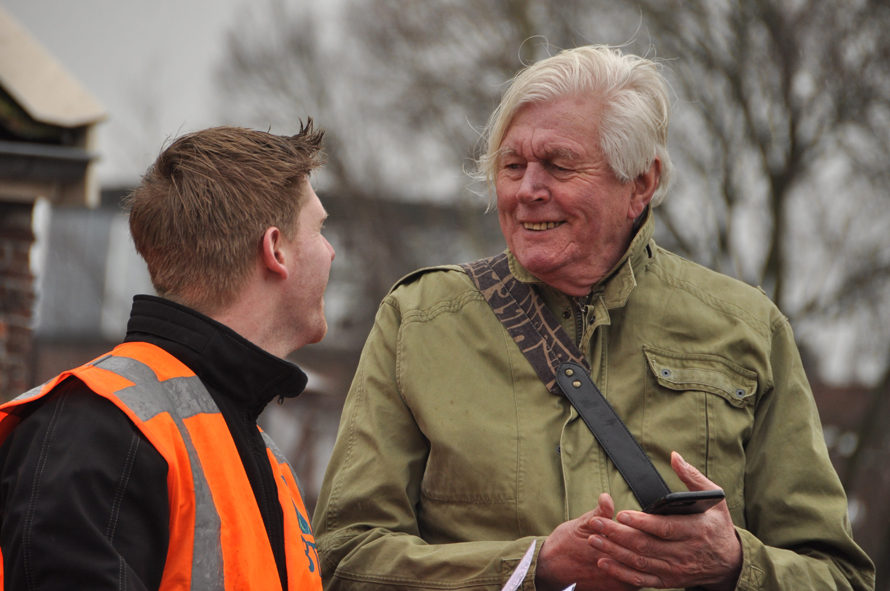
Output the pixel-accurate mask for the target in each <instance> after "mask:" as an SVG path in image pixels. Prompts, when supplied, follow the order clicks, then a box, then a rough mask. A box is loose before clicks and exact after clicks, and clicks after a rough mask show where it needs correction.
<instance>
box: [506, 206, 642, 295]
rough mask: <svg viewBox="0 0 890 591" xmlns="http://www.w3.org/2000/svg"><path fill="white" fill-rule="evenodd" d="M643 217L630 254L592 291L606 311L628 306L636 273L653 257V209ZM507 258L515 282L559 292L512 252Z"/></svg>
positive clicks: (630, 247) (631, 244) (631, 243)
mask: <svg viewBox="0 0 890 591" xmlns="http://www.w3.org/2000/svg"><path fill="white" fill-rule="evenodd" d="M643 216H644V217H643V222H642V224H640V228H639V230H637V233H636V234H635V235H634V237H633V239H632V240H631V241H630V245H629V246H628V247H627V250H626V251H625V252H624V254H623V255H622V256H621V258H620V259H618V262H617V263H615V265H614V266H613V267H612V269H611V270H610V271H609V272H608V273H607V274H606V276H605V277H604V278H603V279H601V280H600V281H599V282H598V283H596V284H594V285H593V287H592V288H591V290H590V293H591V295H593V294H597V295H600V296H601V297H602V298H603V302H604V303H605V305H606V307H607V308H610V309H611V308H620V307H622V306H624V305H625V304H626V303H627V299H628V298H629V297H630V294H631V292H632V291H633V289H634V288H635V287H636V285H637V280H636V275H635V271H634V270H636V273H640V272H642V270H643V269H644V268H645V265H646V263H647V261H648V260H649V258H651V256H652V253H653V245H651V244H650V242H651V241H652V234H653V233H654V228H655V222H654V221H653V214H652V208H651V207H649V208H647V209H646V213H644V214H643ZM507 257H508V260H509V263H510V272H511V273H513V276H514V277H516V279H518V280H519V281H522V282H523V283H533V284H536V285H538V286H540V287H541V288H543V289H547V290H552V291H554V292H555V291H557V290H555V289H553V288H551V287H549V286H547V285H546V284H545V283H544V282H543V281H541V280H540V279H538V278H537V277H535V276H534V275H533V274H532V273H531V272H530V271H529V270H528V269H526V268H525V267H523V266H522V264H521V263H520V262H519V261H518V260H516V257H515V256H513V253H512V252H510V251H509V250H508V251H507ZM566 297H568V296H566Z"/></svg>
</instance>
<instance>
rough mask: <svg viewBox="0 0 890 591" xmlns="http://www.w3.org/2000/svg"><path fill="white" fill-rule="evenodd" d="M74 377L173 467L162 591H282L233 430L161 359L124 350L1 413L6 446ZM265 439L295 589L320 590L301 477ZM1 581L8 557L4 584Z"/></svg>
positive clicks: (148, 349) (143, 348)
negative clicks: (23, 421)
mask: <svg viewBox="0 0 890 591" xmlns="http://www.w3.org/2000/svg"><path fill="white" fill-rule="evenodd" d="M69 376H75V377H76V378H78V379H79V380H80V381H82V382H83V383H84V384H86V386H87V387H88V388H89V389H90V390H92V391H93V392H95V393H96V394H98V395H99V396H102V397H104V398H107V399H108V400H110V401H111V402H113V403H114V404H116V405H117V406H118V408H120V409H121V410H122V411H123V412H124V413H125V414H126V415H127V417H129V419H130V420H131V421H132V422H133V424H135V425H136V426H137V427H138V428H139V430H140V431H141V432H142V433H143V434H144V435H145V437H146V439H148V441H149V442H150V443H151V444H152V445H153V446H154V447H155V449H156V450H157V451H158V452H159V453H160V454H161V456H163V458H164V459H165V460H166V461H167V465H168V466H169V470H168V473H167V491H168V499H169V503H170V541H169V547H168V549H167V561H166V563H165V566H164V574H163V577H162V579H161V587H160V588H161V590H162V591H167V590H174V589H176V590H180V589H182V590H184V589H208V590H210V589H238V590H242V589H258V590H263V591H267V590H269V589H279V590H280V589H281V581H280V579H279V577H278V568H277V566H276V564H275V557H274V555H273V552H272V546H271V544H270V543H269V537H268V535H267V533H266V528H265V525H264V524H263V518H262V515H261V514H260V510H259V507H258V506H257V504H256V501H255V497H254V494H253V490H252V488H251V486H250V482H249V481H248V479H247V474H246V473H245V471H244V468H243V466H242V464H241V458H240V456H239V455H238V450H237V449H236V447H235V442H234V441H233V440H232V436H231V434H230V433H229V429H228V427H227V426H226V423H225V420H224V419H223V416H222V414H221V413H220V411H219V408H218V407H217V406H216V403H214V401H213V399H212V398H211V396H210V393H209V392H208V391H207V389H206V388H205V387H204V384H202V383H201V380H200V379H198V377H197V376H195V374H194V373H193V372H192V371H191V370H190V369H189V368H188V367H186V366H185V365H184V364H183V363H181V362H180V361H179V360H177V359H176V358H175V357H173V356H172V355H170V354H169V353H167V352H166V351H164V350H163V349H161V348H159V347H156V346H155V345H151V344H149V343H140V342H131V343H123V344H121V345H118V346H117V347H115V348H114V349H113V350H112V351H111V353H109V354H107V355H103V356H101V357H99V358H97V359H95V360H93V361H91V362H89V363H87V364H85V365H82V366H80V367H78V368H76V369H72V370H69V371H66V372H63V373H62V374H60V375H58V376H57V377H55V378H53V379H52V380H50V381H49V382H47V383H46V384H44V385H43V386H39V387H37V388H34V389H33V390H31V391H29V392H26V393H24V394H22V395H21V396H19V397H18V398H16V399H15V400H12V401H10V402H8V403H6V404H4V405H2V406H0V442H2V441H4V440H5V439H6V437H7V436H8V435H9V433H10V432H11V431H12V429H13V428H14V427H15V425H16V424H18V422H19V420H20V419H19V417H18V413H19V411H20V410H21V409H22V408H24V406H25V405H27V404H29V403H31V402H33V401H35V400H37V399H39V398H40V397H42V396H44V395H46V394H47V393H49V392H50V391H51V390H52V389H53V388H54V387H55V386H57V385H58V384H59V383H61V382H62V381H63V380H64V379H65V378H67V377H69ZM262 436H263V439H264V441H265V443H266V447H267V450H266V451H267V455H268V457H269V463H270V464H271V466H272V473H273V474H274V476H275V481H276V482H277V484H278V500H279V503H280V504H281V509H282V512H283V514H284V539H285V557H286V562H287V581H288V587H289V589H291V590H297V589H299V590H304V589H311V590H321V578H320V573H319V564H318V554H317V552H316V549H315V538H314V537H313V535H312V532H311V530H310V527H309V518H308V515H307V512H306V507H305V505H304V504H303V499H302V497H301V495H300V491H299V489H298V487H297V482H296V479H295V477H294V473H293V470H292V469H291V467H290V464H289V463H288V462H287V460H286V459H285V458H284V456H283V455H282V454H281V452H280V451H279V450H278V448H277V447H275V444H274V443H272V441H271V439H269V437H268V436H267V435H266V434H265V433H263V434H262ZM2 574H3V566H2V554H0V581H2ZM2 588H3V586H2V583H0V590H2Z"/></svg>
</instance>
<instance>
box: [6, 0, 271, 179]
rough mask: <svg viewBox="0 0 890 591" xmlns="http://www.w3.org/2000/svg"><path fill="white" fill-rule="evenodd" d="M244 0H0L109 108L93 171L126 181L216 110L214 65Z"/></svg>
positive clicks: (248, 1)
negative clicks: (165, 145)
mask: <svg viewBox="0 0 890 591" xmlns="http://www.w3.org/2000/svg"><path fill="white" fill-rule="evenodd" d="M251 4H257V2H255V1H253V2H252V1H251V0H0V6H3V8H4V9H5V10H6V11H7V12H9V13H10V14H12V16H13V17H14V18H15V19H16V20H18V21H19V22H20V23H21V24H22V25H23V26H24V27H25V28H26V29H28V30H29V31H30V32H31V34H32V35H33V36H34V37H35V38H36V39H37V40H38V41H39V42H40V43H42V44H43V46H44V47H45V48H46V49H48V50H49V51H50V53H52V54H53V55H54V56H55V57H56V59H58V60H59V61H60V62H61V63H62V64H63V65H64V66H65V67H66V68H67V70H68V71H69V72H70V73H71V74H73V75H74V77H75V78H77V79H78V80H79V81H80V83H81V84H83V85H84V86H85V87H86V88H87V90H89V91H90V92H91V93H92V94H93V95H94V96H95V97H96V99H98V101H99V102H100V103H102V105H103V106H104V107H105V109H106V111H107V112H108V119H107V120H106V121H105V122H104V123H102V124H100V126H99V132H98V137H97V144H98V145H97V146H96V148H97V151H98V152H99V155H100V160H99V162H98V164H97V174H98V176H99V180H100V182H102V183H103V184H106V185H107V184H118V183H122V184H130V183H132V182H133V181H135V180H138V178H139V175H141V174H142V172H143V171H144V170H145V168H146V167H147V166H148V165H149V164H150V163H151V162H152V161H153V160H154V158H155V156H156V155H157V153H158V150H159V149H160V148H161V146H162V144H163V143H164V141H165V140H166V139H167V138H169V137H170V136H176V135H180V134H181V133H183V132H185V131H191V130H194V129H199V128H202V127H207V126H210V125H216V124H220V123H225V122H224V121H221V120H218V119H217V118H216V117H217V115H216V113H217V110H218V109H217V103H216V102H215V100H214V98H213V71H214V69H215V67H216V65H217V63H218V62H219V59H220V58H221V56H222V55H223V49H224V43H225V34H226V31H227V30H228V29H229V28H230V27H231V26H232V25H233V23H234V22H236V17H237V15H238V14H239V12H241V11H242V10H243V9H244V8H245V7H246V6H248V5H251Z"/></svg>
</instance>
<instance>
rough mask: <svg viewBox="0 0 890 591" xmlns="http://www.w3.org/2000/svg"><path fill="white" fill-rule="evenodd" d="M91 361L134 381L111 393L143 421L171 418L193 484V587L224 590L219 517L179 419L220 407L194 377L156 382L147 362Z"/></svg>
mask: <svg viewBox="0 0 890 591" xmlns="http://www.w3.org/2000/svg"><path fill="white" fill-rule="evenodd" d="M94 365H96V366H97V367H101V368H102V369H106V370H109V371H112V372H114V373H116V374H118V375H120V376H123V377H125V378H127V379H128V380H130V381H131V382H133V384H134V385H133V386H130V387H128V388H124V389H122V390H118V391H117V392H115V395H116V396H117V397H118V398H120V399H121V400H122V401H123V402H124V404H126V405H127V407H129V408H130V409H131V410H132V411H133V412H134V413H135V414H136V416H137V417H139V418H140V419H141V420H143V421H148V420H149V419H151V418H152V417H155V416H157V415H159V414H161V413H164V412H166V413H168V414H169V415H170V417H171V418H172V419H173V421H174V422H175V424H176V427H177V428H178V429H179V433H180V435H181V436H182V439H183V441H184V442H185V448H186V450H187V451H188V457H189V463H190V464H191V471H192V480H193V481H194V486H195V545H194V554H193V556H192V577H191V589H193V590H195V591H204V590H208V591H209V590H217V589H223V588H224V576H223V559H222V547H221V545H220V523H221V520H220V517H219V513H217V511H216V506H215V505H214V504H213V499H212V498H211V495H210V486H209V485H208V484H207V480H206V478H205V477H204V472H203V470H201V462H200V460H199V459H198V452H197V451H196V450H195V446H194V445H193V444H192V440H191V437H190V436H189V432H188V429H186V427H185V424H184V423H183V419H187V418H189V417H193V416H195V415H198V414H203V413H211V414H219V408H218V407H217V406H216V403H215V402H213V398H211V397H210V393H209V392H208V391H207V388H205V387H204V384H202V383H201V380H199V379H198V378H197V377H194V376H192V377H186V378H171V379H169V380H165V381H163V382H159V381H158V378H157V376H156V375H155V372H154V371H152V369H151V368H150V367H149V366H147V365H145V364H144V363H142V362H140V361H136V360H135V359H130V358H129V357H114V356H109V357H104V358H102V359H99V360H97V361H96V363H95V364H94Z"/></svg>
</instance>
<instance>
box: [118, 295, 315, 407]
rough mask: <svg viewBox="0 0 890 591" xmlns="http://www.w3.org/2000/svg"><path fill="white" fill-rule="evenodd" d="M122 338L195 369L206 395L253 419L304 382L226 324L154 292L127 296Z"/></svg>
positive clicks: (297, 391) (298, 373)
mask: <svg viewBox="0 0 890 591" xmlns="http://www.w3.org/2000/svg"><path fill="white" fill-rule="evenodd" d="M125 340H126V341H144V342H149V343H152V344H154V345H157V346H159V347H161V348H162V349H164V350H165V351H167V352H168V353H170V354H171V355H173V356H174V357H176V358H177V359H179V360H180V361H182V362H183V363H184V364H185V365H187V366H188V367H189V369H191V370H192V371H193V372H195V375H197V376H198V377H199V378H200V379H201V381H202V382H204V384H205V386H207V388H208V390H210V391H211V393H215V394H221V395H223V396H225V397H226V398H228V399H230V400H232V401H234V402H235V403H237V404H238V405H239V406H241V407H243V408H245V409H246V410H247V412H248V413H249V415H250V416H251V417H253V418H254V420H255V419H256V417H257V416H259V414H260V413H261V412H262V410H263V409H264V408H265V407H266V405H267V404H268V403H269V402H271V401H272V400H273V399H274V398H276V397H279V398H290V397H293V396H297V395H298V394H300V393H301V392H302V391H303V390H304V389H305V388H306V383H307V381H308V378H307V376H306V374H305V373H304V372H303V371H302V370H301V369H300V368H299V367H297V366H296V365H295V364H293V363H291V362H289V361H287V360H284V359H281V358H279V357H276V356H275V355H272V354H271V353H268V352H267V351H264V350H263V349H261V348H259V347H257V346H256V345H254V344H253V343H251V342H250V341H248V340H247V339H245V338H244V337H242V336H241V335H239V334H238V333H236V332H235V331H233V330H232V329H230V328H229V327H227V326H225V325H223V324H220V323H219V322H217V321H215V320H213V319H212V318H209V317H207V316H205V315H203V314H201V313H199V312H197V311H195V310H192V309H191V308H188V307H186V306H183V305H180V304H177V303H176V302H172V301H170V300H167V299H163V298H159V297H155V296H148V295H137V296H135V297H134V298H133V309H132V312H131V313H130V321H129V323H128V324H127V336H126V339H125Z"/></svg>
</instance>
